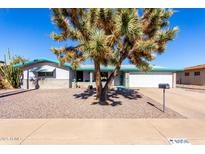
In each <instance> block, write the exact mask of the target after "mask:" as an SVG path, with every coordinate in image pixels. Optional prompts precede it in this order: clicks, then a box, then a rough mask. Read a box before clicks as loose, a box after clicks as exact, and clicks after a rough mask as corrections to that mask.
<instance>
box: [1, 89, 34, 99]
mask: <svg viewBox="0 0 205 154" xmlns="http://www.w3.org/2000/svg"><path fill="white" fill-rule="evenodd" d="M33 90H36V89H29V90H27V89H18V90H14V91H10V92H5V93H1V94H0V98H2V97H8V96H12V95H17V94H21V93H25V92H29V91H33Z"/></svg>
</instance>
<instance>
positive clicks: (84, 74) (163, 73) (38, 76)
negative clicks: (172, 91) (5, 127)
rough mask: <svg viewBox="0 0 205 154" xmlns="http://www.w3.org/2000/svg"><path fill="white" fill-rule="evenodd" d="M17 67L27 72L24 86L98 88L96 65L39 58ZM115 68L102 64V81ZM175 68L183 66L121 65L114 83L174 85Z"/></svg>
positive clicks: (116, 84) (23, 80)
mask: <svg viewBox="0 0 205 154" xmlns="http://www.w3.org/2000/svg"><path fill="white" fill-rule="evenodd" d="M15 66H16V67H19V68H21V69H22V70H23V71H24V72H23V77H22V88H25V89H31V88H74V87H88V86H89V85H93V86H94V87H95V75H94V70H95V69H94V66H93V65H80V67H78V68H77V69H76V70H73V69H72V68H71V66H70V64H68V63H65V64H64V65H63V66H60V65H59V62H58V61H53V60H49V59H46V58H40V59H35V60H31V61H27V62H24V63H22V64H16V65H15ZM113 69H114V67H112V66H107V67H105V66H101V80H102V81H106V79H107V77H108V76H109V74H110V73H111V71H112V70H113ZM176 71H180V69H174V68H164V67H156V66H153V68H152V70H151V71H150V72H143V71H141V70H140V69H138V68H137V67H136V66H134V65H122V66H121V69H120V72H119V74H118V76H117V77H116V78H115V80H114V82H113V84H112V85H113V86H124V87H127V88H138V87H158V84H159V83H168V84H169V85H170V87H175V83H176Z"/></svg>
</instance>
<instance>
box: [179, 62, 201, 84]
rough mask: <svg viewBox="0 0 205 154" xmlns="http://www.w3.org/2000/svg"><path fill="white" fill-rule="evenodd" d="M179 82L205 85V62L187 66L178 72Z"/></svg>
mask: <svg viewBox="0 0 205 154" xmlns="http://www.w3.org/2000/svg"><path fill="white" fill-rule="evenodd" d="M177 84H189V85H205V64H203V65H196V66H191V67H186V68H185V69H184V71H179V72H177Z"/></svg>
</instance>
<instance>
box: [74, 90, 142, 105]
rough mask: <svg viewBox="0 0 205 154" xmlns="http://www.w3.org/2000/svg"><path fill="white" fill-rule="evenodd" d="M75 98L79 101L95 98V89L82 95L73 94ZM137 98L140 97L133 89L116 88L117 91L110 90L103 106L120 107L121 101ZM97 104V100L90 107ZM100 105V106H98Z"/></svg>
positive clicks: (85, 91)
mask: <svg viewBox="0 0 205 154" xmlns="http://www.w3.org/2000/svg"><path fill="white" fill-rule="evenodd" d="M73 96H74V97H75V98H80V99H88V98H89V97H96V89H92V90H89V89H87V90H84V91H83V92H82V93H78V94H74V95H73ZM139 98H142V95H141V94H140V93H139V92H137V91H135V90H133V89H126V88H118V89H117V90H113V89H112V90H110V91H109V92H108V98H107V103H106V104H105V105H111V106H113V107H114V106H117V105H122V102H123V101H126V99H128V100H137V99H139ZM95 104H99V103H98V102H97V100H96V101H95V102H92V105H95ZM99 105H101V104H99Z"/></svg>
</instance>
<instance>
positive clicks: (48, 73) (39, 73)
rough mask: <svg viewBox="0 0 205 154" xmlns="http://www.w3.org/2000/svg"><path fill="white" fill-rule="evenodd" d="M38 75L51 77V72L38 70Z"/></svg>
mask: <svg viewBox="0 0 205 154" xmlns="http://www.w3.org/2000/svg"><path fill="white" fill-rule="evenodd" d="M38 77H53V72H38Z"/></svg>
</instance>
